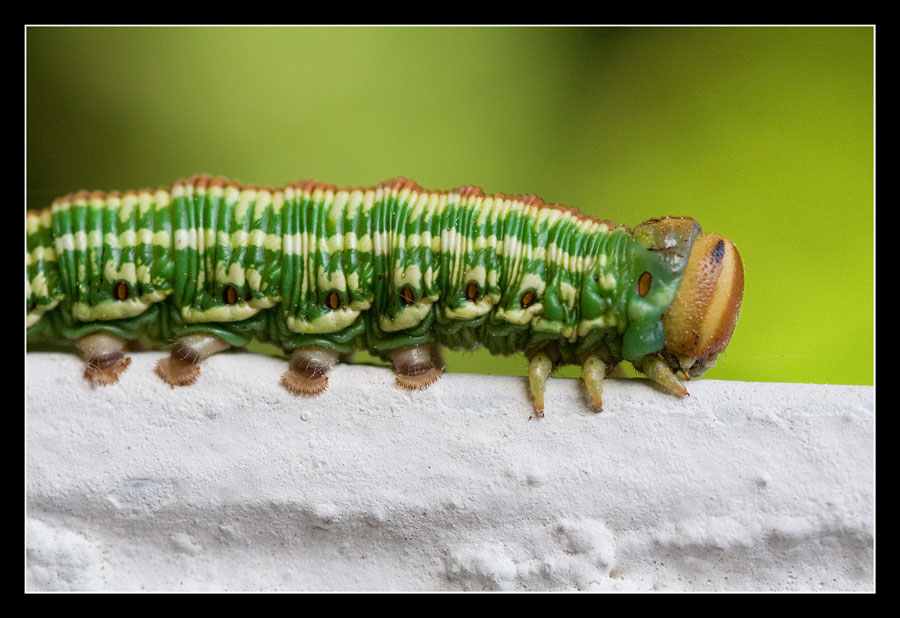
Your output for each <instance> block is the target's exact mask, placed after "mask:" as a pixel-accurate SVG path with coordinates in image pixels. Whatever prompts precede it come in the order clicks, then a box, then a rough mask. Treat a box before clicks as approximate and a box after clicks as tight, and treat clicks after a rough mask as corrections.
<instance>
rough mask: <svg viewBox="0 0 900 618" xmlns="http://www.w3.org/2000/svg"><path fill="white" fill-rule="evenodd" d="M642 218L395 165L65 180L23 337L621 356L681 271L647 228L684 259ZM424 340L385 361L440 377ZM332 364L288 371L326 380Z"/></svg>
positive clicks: (33, 263) (685, 247)
mask: <svg viewBox="0 0 900 618" xmlns="http://www.w3.org/2000/svg"><path fill="white" fill-rule="evenodd" d="M682 219H683V221H682ZM673 222H674V223H673ZM648 223H652V225H650V226H649V227H648V224H647V223H645V224H641V226H638V227H637V228H635V230H632V229H631V228H628V227H626V226H622V225H618V226H617V225H615V224H613V223H611V222H609V221H605V220H601V219H598V218H596V217H593V216H587V215H584V214H582V213H580V212H578V211H577V210H576V209H574V208H567V207H563V206H559V205H556V204H545V203H544V202H543V201H541V200H540V199H539V198H538V197H536V196H533V195H526V196H513V195H506V194H502V193H495V194H485V193H484V192H483V191H482V190H481V189H478V188H476V187H473V186H471V185H468V186H465V187H462V188H460V189H456V190H453V191H427V190H424V189H422V188H421V187H419V186H418V185H417V184H416V183H414V182H412V181H409V180H407V179H404V178H398V179H395V180H390V181H387V182H384V183H381V184H379V185H375V186H373V187H368V188H364V187H352V188H346V189H339V188H337V187H335V186H333V185H328V184H324V183H319V182H315V181H303V182H297V183H292V184H289V185H285V186H284V187H281V188H278V189H270V188H267V187H259V186H253V185H244V186H242V185H240V184H238V183H237V182H234V181H228V180H226V179H224V178H220V177H217V178H213V177H210V176H194V177H191V178H188V179H186V180H181V181H177V182H176V183H174V184H173V185H172V186H171V187H170V188H166V189H157V190H156V191H148V190H142V191H127V192H124V193H119V192H110V193H102V192H96V191H95V192H90V193H89V192H85V191H82V192H79V193H76V194H72V195H69V196H66V197H63V198H60V199H58V200H56V201H54V202H53V204H52V205H51V206H50V207H49V208H46V209H44V210H41V211H30V212H28V213H27V216H26V226H27V247H26V288H27V294H26V307H27V318H26V321H27V325H28V335H29V341H32V340H34V341H41V340H50V341H67V340H68V341H77V340H81V339H83V338H84V337H86V336H89V335H91V334H92V333H97V332H107V333H111V334H113V335H116V336H118V337H121V338H122V339H123V340H125V341H126V342H128V341H134V340H136V339H138V338H139V337H140V338H142V339H146V340H149V341H150V342H155V344H156V345H159V346H162V345H166V344H172V353H171V358H172V360H173V361H180V362H182V363H188V362H189V363H199V362H200V361H201V360H202V359H203V358H205V357H206V356H208V355H209V354H212V353H216V352H219V351H221V350H222V349H224V348H227V347H244V346H246V345H247V344H248V343H249V342H250V341H251V340H253V339H256V340H259V341H262V342H271V343H274V344H275V345H276V346H279V347H280V348H281V349H283V350H284V351H285V352H286V353H287V354H290V353H291V352H292V351H293V350H297V349H307V348H309V349H313V348H320V349H324V350H330V351H331V352H332V353H334V354H336V355H346V354H349V353H351V352H353V351H354V350H356V349H361V348H362V349H368V350H369V351H370V352H371V353H373V354H374V355H376V356H378V357H381V358H383V359H385V360H390V359H391V354H392V351H394V350H398V349H400V348H403V347H406V346H426V345H433V344H440V345H443V346H447V347H450V348H454V349H471V348H473V347H477V346H478V345H482V346H485V347H487V348H488V350H489V351H490V352H491V353H494V354H512V353H516V352H525V353H526V355H528V356H529V357H534V355H535V354H538V353H540V352H541V350H545V349H546V350H551V349H552V350H553V363H554V366H555V365H556V364H559V363H566V364H580V363H582V362H583V361H584V360H585V359H586V358H587V357H589V356H592V355H594V356H598V358H602V359H603V360H604V362H606V363H608V364H610V366H614V365H615V363H616V362H618V361H620V360H623V359H627V360H631V361H638V362H639V361H640V359H641V358H643V357H644V356H645V355H647V354H650V353H655V352H658V351H659V350H661V349H662V347H663V344H664V343H665V338H664V333H663V331H662V328H661V325H660V324H659V323H660V316H661V315H662V313H663V312H664V311H665V310H666V309H667V307H668V306H669V304H670V303H671V302H672V298H673V297H674V294H675V291H676V290H677V288H678V285H679V283H680V280H681V276H682V274H683V272H684V267H685V265H684V263H679V265H678V267H677V268H675V267H673V266H672V262H673V258H672V256H671V255H666V254H667V253H668V250H667V248H668V247H669V246H670V242H669V241H670V240H671V239H670V238H669V236H666V237H665V239H663V235H664V233H665V234H670V235H672V234H674V238H677V239H680V240H678V242H679V243H681V244H680V245H679V246H680V248H681V252H682V253H684V254H685V256H686V254H687V253H689V249H690V243H691V242H693V238H694V236H695V235H696V234H697V233H698V232H699V226H697V225H696V222H693V220H690V219H688V218H662V219H656V220H651V222H648ZM692 225H693V226H695V227H696V230H693V228H692V227H691V226H692ZM666 226H670V227H671V229H668V228H666ZM664 228H665V229H664ZM673 230H674V231H673ZM685 230H687V231H685ZM692 230H693V231H692ZM639 231H640V233H638V232H639ZM679 234H680V236H679ZM657 237H658V238H657ZM663 247H666V250H661V249H662V248H663ZM717 252H718V253H717V255H724V254H725V251H724V250H720V249H717ZM666 260H668V262H667V261H666ZM675 261H677V260H675ZM683 261H684V260H682V262H683ZM651 273H652V276H651ZM639 278H640V281H641V284H640V285H638V283H637V282H638V280H639ZM651 282H652V283H651ZM638 291H639V292H640V294H639V295H638ZM735 315H736V314H735ZM732 326H733V325H732ZM193 335H197V336H198V337H195V338H193V339H192V336H193ZM201 335H202V336H212V337H215V338H216V341H217V342H218V343H216V344H214V345H212V347H209V348H207V347H205V346H206V345H207V344H205V343H199V341H201V338H200V336H201ZM728 336H729V337H730V333H728ZM172 342H174V343H172ZM726 343H727V338H726ZM423 350H424V348H423ZM429 350H431V349H430V348H429ZM422 354H423V357H422V360H420V361H416V362H413V363H411V364H409V363H407V364H406V365H405V368H404V366H403V363H402V362H399V363H394V364H395V369H396V370H397V371H398V372H404V371H405V372H406V373H407V374H408V377H414V376H415V375H424V374H428V373H429V372H434V371H435V370H437V371H438V374H439V372H440V371H441V370H442V369H443V362H442V361H441V360H440V358H439V353H438V352H437V351H436V349H434V350H431V351H423V352H422ZM428 359H430V360H428ZM93 362H98V361H93ZM334 362H338V359H337V356H335V358H334V359H333V360H332V361H330V364H327V366H326V365H325V364H317V362H315V361H314V360H313V359H310V358H306V359H304V364H302V365H298V364H297V363H295V362H292V363H291V364H290V369H289V370H290V371H294V372H300V373H307V374H309V373H310V372H312V374H313V375H316V376H322V377H324V374H325V373H326V372H327V370H328V369H329V368H330V366H331V365H333V364H334ZM159 371H160V372H164V368H160V369H159Z"/></svg>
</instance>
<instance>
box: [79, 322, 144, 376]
mask: <svg viewBox="0 0 900 618" xmlns="http://www.w3.org/2000/svg"><path fill="white" fill-rule="evenodd" d="M127 344H128V340H126V339H124V338H122V337H119V336H118V335H113V334H112V333H104V332H98V333H93V334H91V335H87V336H86V337H82V338H81V339H79V340H78V342H77V343H76V345H77V346H78V349H79V350H80V351H81V355H82V357H83V358H84V360H85V362H86V363H87V367H86V368H85V370H84V377H85V378H87V379H88V380H89V381H90V383H91V384H92V385H94V386H96V385H98V384H100V385H106V384H115V383H116V382H118V381H119V374H120V373H122V372H123V371H125V368H126V367H128V365H130V364H131V359H130V358H128V357H127V356H125V352H124V350H125V346H126V345H127Z"/></svg>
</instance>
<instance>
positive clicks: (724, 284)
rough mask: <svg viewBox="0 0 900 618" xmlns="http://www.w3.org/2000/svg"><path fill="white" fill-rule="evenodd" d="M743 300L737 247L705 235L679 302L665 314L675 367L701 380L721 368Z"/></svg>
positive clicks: (697, 245) (700, 238)
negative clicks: (720, 359) (721, 357)
mask: <svg viewBox="0 0 900 618" xmlns="http://www.w3.org/2000/svg"><path fill="white" fill-rule="evenodd" d="M743 297H744V265H743V262H741V254H740V253H738V250H737V247H735V246H734V245H733V244H732V243H731V241H729V240H728V239H727V238H724V237H723V236H719V235H718V234H700V235H699V236H698V237H697V238H696V240H695V241H694V245H693V247H692V248H691V255H690V258H689V259H688V265H687V269H686V270H685V273H684V277H683V278H682V280H681V285H680V286H679V287H678V292H677V294H676V295H675V300H674V301H673V302H672V304H671V305H670V306H669V309H668V310H667V311H666V312H665V313H664V314H663V326H664V327H665V329H666V347H665V352H664V355H665V356H666V358H667V360H668V362H669V366H670V367H672V368H673V369H675V370H677V369H681V370H682V371H684V373H685V374H686V375H688V376H692V377H696V376H699V375H701V374H702V373H703V372H704V371H706V370H707V369H709V368H710V367H712V366H713V365H715V360H716V357H717V356H718V355H719V354H720V353H721V352H722V351H723V350H724V349H725V347H726V346H727V345H728V342H729V341H730V340H731V335H732V333H734V327H735V325H736V324H737V320H738V314H739V313H740V311H741V300H742V299H743Z"/></svg>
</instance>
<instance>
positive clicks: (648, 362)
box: [635, 356, 690, 397]
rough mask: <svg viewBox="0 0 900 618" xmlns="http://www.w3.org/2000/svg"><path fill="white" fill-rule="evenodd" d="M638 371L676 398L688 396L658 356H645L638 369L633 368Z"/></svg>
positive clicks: (682, 385)
mask: <svg viewBox="0 0 900 618" xmlns="http://www.w3.org/2000/svg"><path fill="white" fill-rule="evenodd" d="M635 368H636V369H637V370H638V371H641V372H643V373H644V374H645V375H646V376H647V377H648V378H650V379H651V380H653V381H654V382H656V383H657V384H659V385H660V386H662V387H663V388H664V389H666V390H667V391H669V392H670V393H672V394H673V395H676V396H678V397H686V396H688V395H690V393H689V392H688V391H687V389H686V388H685V387H684V384H682V383H681V380H679V379H678V378H677V377H676V375H675V374H674V373H673V372H672V370H671V369H669V366H668V365H666V363H665V361H663V360H662V359H661V358H659V357H658V356H646V357H644V360H643V362H642V363H641V366H640V367H637V366H635Z"/></svg>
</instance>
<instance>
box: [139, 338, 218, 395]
mask: <svg viewBox="0 0 900 618" xmlns="http://www.w3.org/2000/svg"><path fill="white" fill-rule="evenodd" d="M229 347H230V346H229V345H228V344H227V343H225V342H224V341H223V340H221V339H219V338H218V337H216V336H215V335H207V334H203V333H195V334H193V335H185V336H184V337H182V338H181V339H178V340H177V341H176V342H175V343H173V344H172V352H171V354H169V358H164V359H162V360H161V361H158V362H157V363H156V373H157V375H158V376H159V377H161V378H162V379H163V380H165V382H166V383H167V384H168V385H169V386H171V387H172V388H175V387H176V386H187V385H188V384H193V383H194V382H195V381H196V380H197V378H198V377H199V376H200V361H202V360H203V359H204V358H207V357H208V356H212V355H213V354H216V353H217V352H222V351H224V350H227V349H228V348H229Z"/></svg>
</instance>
